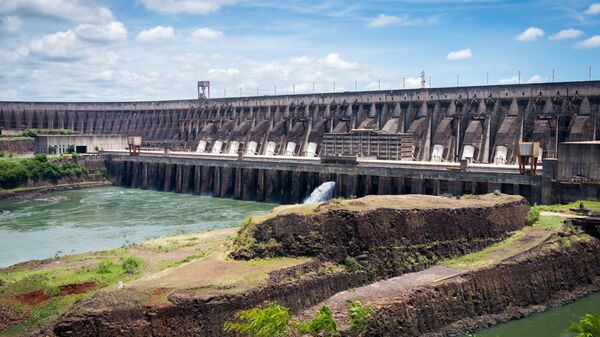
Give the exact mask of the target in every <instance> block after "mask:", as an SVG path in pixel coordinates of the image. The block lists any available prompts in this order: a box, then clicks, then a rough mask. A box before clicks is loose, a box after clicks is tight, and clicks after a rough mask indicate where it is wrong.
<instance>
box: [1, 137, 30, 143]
mask: <svg viewBox="0 0 600 337" xmlns="http://www.w3.org/2000/svg"><path fill="white" fill-rule="evenodd" d="M29 139H31V140H33V138H32V137H26V136H1V137H0V142H2V141H7V142H10V141H13V140H29Z"/></svg>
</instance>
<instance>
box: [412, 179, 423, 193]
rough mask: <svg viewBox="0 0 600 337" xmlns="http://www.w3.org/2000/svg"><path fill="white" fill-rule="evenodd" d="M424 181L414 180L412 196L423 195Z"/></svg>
mask: <svg viewBox="0 0 600 337" xmlns="http://www.w3.org/2000/svg"><path fill="white" fill-rule="evenodd" d="M423 183H424V181H423V179H420V178H412V182H411V187H410V191H411V194H423Z"/></svg>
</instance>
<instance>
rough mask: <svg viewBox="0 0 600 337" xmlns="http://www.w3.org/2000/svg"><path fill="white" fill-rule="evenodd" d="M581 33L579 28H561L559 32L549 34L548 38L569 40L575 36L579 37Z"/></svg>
mask: <svg viewBox="0 0 600 337" xmlns="http://www.w3.org/2000/svg"><path fill="white" fill-rule="evenodd" d="M582 34H583V32H582V31H580V30H577V29H573V28H569V29H564V30H561V31H560V32H558V33H556V34H554V35H552V36H550V37H549V39H550V40H570V39H576V38H578V37H580V36H581V35H582Z"/></svg>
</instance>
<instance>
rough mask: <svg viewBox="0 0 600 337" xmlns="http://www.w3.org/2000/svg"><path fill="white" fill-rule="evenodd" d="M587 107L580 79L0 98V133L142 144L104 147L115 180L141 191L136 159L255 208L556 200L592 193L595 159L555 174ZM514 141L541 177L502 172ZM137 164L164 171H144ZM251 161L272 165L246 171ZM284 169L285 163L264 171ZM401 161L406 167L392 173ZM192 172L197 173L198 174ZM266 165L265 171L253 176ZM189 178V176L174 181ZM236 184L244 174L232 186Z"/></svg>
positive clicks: (593, 123)
mask: <svg viewBox="0 0 600 337" xmlns="http://www.w3.org/2000/svg"><path fill="white" fill-rule="evenodd" d="M599 106H600V82H599V81H588V82H565V83H544V84H522V85H497V86H476V87H457V88H423V89H410V90H381V91H368V92H342V93H315V94H297V95H281V96H255V97H233V98H217V99H203V100H197V99H194V100H176V101H153V102H112V103H41V102H0V127H1V128H3V129H10V130H26V129H34V128H35V129H70V130H74V131H76V132H78V133H80V134H91V135H108V134H115V135H127V136H141V137H143V141H144V142H143V144H142V148H143V149H145V150H154V151H142V152H146V154H148V155H146V156H141V157H140V158H144V159H139V158H136V159H133V158H131V159H127V158H125V156H123V155H122V154H119V153H109V156H108V160H109V161H115V160H116V161H121V162H123V163H109V166H111V167H112V176H113V179H114V181H116V182H117V183H118V184H119V185H123V186H132V187H137V186H138V185H140V184H141V185H142V186H143V185H144V184H146V183H145V182H144V180H145V179H146V178H145V177H146V176H145V175H144V176H142V177H140V176H127V174H129V173H128V172H130V171H127V170H129V169H131V170H133V171H131V172H137V171H135V170H137V169H139V168H138V167H137V166H138V165H142V168H141V169H142V170H150V171H149V172H147V173H144V172H145V171H141V172H138V173H140V174H150V179H152V182H150V183H151V184H157V186H154V187H149V188H155V189H160V190H169V191H171V190H173V191H176V192H180V190H185V191H193V192H194V193H199V194H207V195H214V196H229V197H236V198H237V197H239V198H243V199H247V198H250V197H249V196H245V195H244V193H245V192H244V191H243V190H248V191H246V192H248V193H249V194H251V195H254V194H258V196H257V198H258V200H261V199H264V200H275V201H281V202H294V203H296V202H302V201H303V200H304V198H305V197H307V196H308V194H309V193H310V192H308V191H309V190H310V191H311V190H312V189H314V188H316V187H317V186H318V185H319V184H321V183H324V182H325V181H336V186H337V188H336V192H335V196H350V195H356V196H363V195H368V194H390V193H391V194H405V193H425V194H446V193H448V194H455V195H458V194H463V193H471V194H483V193H488V192H492V191H494V190H500V191H502V192H503V193H510V194H520V195H523V196H526V197H527V198H528V199H529V200H530V201H532V202H542V201H543V202H557V201H569V200H573V199H576V198H592V199H597V198H599V197H600V189H599V187H598V186H599V185H598V183H597V181H599V180H598V179H596V177H595V176H594V173H593V172H594V171H595V170H596V168H595V166H594V165H597V164H596V163H595V162H594V163H593V164H588V163H584V164H583V165H582V164H581V163H577V165H576V166H577V167H574V168H573V169H563V168H560V167H559V166H560V165H561V163H559V161H560V159H561V157H563V156H562V155H561V154H563V150H561V149H562V144H565V143H573V142H595V141H596V140H597V139H598V138H599V137H598V135H599V134H600V132H599V130H600V124H599V123H598V115H599ZM520 141H525V142H538V143H539V144H540V151H539V155H538V161H539V162H540V165H541V166H542V167H543V172H542V175H541V176H531V177H524V176H520V177H519V176H518V174H519V173H518V171H517V170H515V169H514V168H513V166H512V165H515V164H516V160H517V156H518V153H517V152H518V151H517V149H516V147H515V144H517V143H518V142H520ZM163 149H168V150H169V151H172V152H173V155H169V154H165V153H164V150H163ZM184 152H185V153H186V155H185V156H187V159H189V160H187V161H186V166H195V167H196V169H194V172H191V171H190V169H189V168H187V167H186V166H183V167H182V168H181V169H180V168H179V166H172V165H174V163H175V162H179V164H177V165H183V164H181V162H180V158H182V157H184V155H183V154H178V155H176V154H175V153H184ZM161 153H162V155H161ZM159 156H162V157H163V159H161V160H158V157H159ZM176 156H178V157H177V158H176V159H173V158H172V157H176ZM149 157H153V158H149ZM191 158H194V159H195V162H194V163H193V164H192V161H191ZM352 158H354V159H352ZM557 158H558V159H557ZM238 160H240V161H242V162H244V164H243V165H242V164H239V163H234V162H235V161H238ZM577 160H579V159H577ZM582 160H583V159H582ZM129 161H131V164H129V163H125V162H129ZM142 161H146V162H148V163H150V162H151V163H152V164H153V165H154V164H155V163H157V162H160V163H161V165H162V164H163V163H164V164H169V166H170V167H164V168H161V167H152V165H149V167H148V168H147V169H146V168H144V165H146V164H141V162H142ZM217 161H219V164H218V165H216V162H217ZM225 161H228V162H227V163H225ZM258 161H262V162H265V163H266V162H269V163H270V165H262V164H257V165H251V164H252V163H255V162H258ZM460 162H465V163H467V165H468V166H469V167H470V168H469V169H465V167H463V166H461V165H459V163H460ZM571 162H572V164H571V166H573V165H575V163H573V161H572V160H571ZM137 163H140V164H137ZM288 163H289V165H287V166H288V167H289V166H293V165H295V167H294V168H293V169H289V170H281V169H277V168H275V167H278V166H282V164H288ZM399 163H403V164H406V165H408V164H410V165H409V166H406V165H405V166H404V167H403V168H402V169H399V168H398V166H399ZM563 164H564V165H565V166H569V163H568V162H564V163H563ZM120 165H125V167H124V168H122V169H119V166H120ZM309 165H314V166H320V167H317V168H311V167H309ZM129 166H131V167H129ZM199 166H201V167H204V168H206V170H202V172H197V171H198V170H197V167H199ZM264 166H266V167H268V170H274V171H277V173H276V177H271V173H268V174H264V173H262V171H261V170H262V167H264ZM283 166H285V165H283ZM127 167H129V168H127ZM586 167H587V169H586ZM238 168H240V169H242V170H244V169H246V170H247V171H243V172H238V170H237V169H238ZM110 170H111V169H109V171H110ZM153 170H155V171H156V172H157V174H164V176H165V177H166V178H164V177H163V176H153V175H152V174H154V173H153V172H154V171H153ZM217 171H218V172H217ZM173 172H175V173H173ZM315 172H318V173H319V175H318V176H316V177H313V175H314V173H315ZM561 172H568V174H566V173H565V175H564V176H561ZM123 174H124V175H125V176H122V175H123ZM136 174H137V173H136ZM177 174H179V175H180V176H176V175H177ZM190 174H193V175H196V176H197V177H195V178H194V183H193V184H192V185H189V184H188V185H187V186H186V184H185V180H186V179H188V178H186V177H187V176H186V175H190ZM234 175H235V176H236V177H235V178H232V176H234ZM241 176H244V177H248V176H250V179H242V178H240V179H242V180H241V182H239V183H237V182H236V183H234V182H233V181H234V180H235V181H237V178H239V177H241ZM263 176H266V177H267V178H264V177H263ZM178 177H179V178H178ZM211 177H212V178H211ZM154 178H158V180H162V182H154ZM163 178H164V179H163ZM180 178H181V179H183V182H181V183H180V182H179V180H178V179H180ZM165 179H166V180H165ZM265 179H266V181H265ZM290 179H292V180H294V179H295V182H293V183H292V185H288V186H289V187H290V188H291V189H292V190H297V191H296V192H292V194H296V195H295V196H289V197H288V196H286V195H285V194H286V193H287V192H285V191H280V190H278V189H279V187H278V186H280V185H285V184H288V182H289V180H290ZM188 180H189V179H188ZM270 180H272V181H270ZM346 180H347V181H346ZM575 180H577V181H575ZM274 181H277V183H275V182H274ZM296 183H298V184H299V183H302V184H304V185H303V186H301V185H298V186H296V185H295V184H296ZM198 184H201V185H202V186H205V187H202V186H201V185H198ZM236 184H241V185H243V186H236ZM247 184H250V186H246V185H247ZM582 184H583V185H582ZM158 185H159V186H158ZM180 185H181V186H180ZM208 185H210V186H212V187H208ZM262 185H264V186H262ZM582 186H583V188H582ZM198 189H199V190H198ZM261 194H264V195H265V196H264V197H261ZM270 194H273V195H274V196H273V197H270V196H269V195H270Z"/></svg>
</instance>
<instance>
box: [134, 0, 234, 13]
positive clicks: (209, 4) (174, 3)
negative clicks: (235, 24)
mask: <svg viewBox="0 0 600 337" xmlns="http://www.w3.org/2000/svg"><path fill="white" fill-rule="evenodd" d="M139 2H141V3H142V4H143V5H144V6H145V7H146V8H148V9H150V10H153V11H156V12H159V13H162V14H180V13H187V14H208V13H211V12H216V11H218V10H219V9H221V7H222V6H226V5H233V4H235V3H236V0H139Z"/></svg>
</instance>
